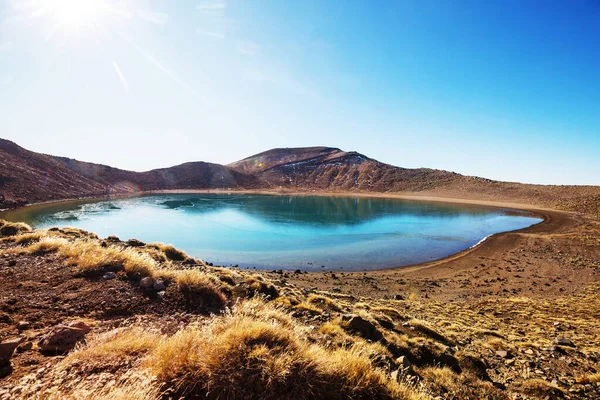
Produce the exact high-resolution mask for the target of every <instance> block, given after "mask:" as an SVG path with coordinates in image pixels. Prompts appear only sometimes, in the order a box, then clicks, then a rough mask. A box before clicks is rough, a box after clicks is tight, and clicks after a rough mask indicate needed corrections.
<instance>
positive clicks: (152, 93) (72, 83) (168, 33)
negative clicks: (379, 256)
mask: <svg viewBox="0 0 600 400" xmlns="http://www.w3.org/2000/svg"><path fill="white" fill-rule="evenodd" d="M0 121H1V122H0V137H2V138H6V139H9V140H13V141H15V142H16V143H17V144H19V145H21V146H23V147H25V148H27V149H29V150H33V151H37V152H43V153H47V154H53V155H61V156H67V157H71V158H77V159H79V160H83V161H90V162H97V163H102V164H107V165H111V166H114V167H119V168H124V169H130V170H135V171H144V170H149V169H153V168H161V167H168V166H172V165H176V164H181V163H183V162H187V161H208V162H216V163H222V164H227V163H230V162H233V161H236V160H238V159H242V158H245V157H247V156H250V155H252V154H255V153H258V152H261V151H264V150H267V149H270V148H274V147H297V146H319V145H324V146H332V147H338V148H341V149H343V150H347V151H350V150H354V151H358V152H360V153H363V154H365V155H367V156H369V157H372V158H375V159H377V160H379V161H382V162H385V163H389V164H393V165H397V166H401V167H406V168H418V167H428V168H438V169H444V170H450V171H455V172H459V173H462V174H466V175H476V176H483V177H486V178H490V179H498V180H506V181H518V182H526V183H543V184H594V185H600V1H599V0H564V1H552V0H544V1H534V0H525V1H521V0H519V1H517V0H503V1H493V0H489V1H479V0H473V1H468V0H456V1H446V0H439V1H435V0H428V1H409V0H395V1H375V0H364V1H358V0H345V1H339V0H318V1H312V0H301V1H300V0H298V1H295V0H290V1H283V0H273V1H258V0H257V1H253V0H197V1H184V0H181V1H179V0H178V1H171V0H164V1H158V0H157V1H150V0H122V1H114V0H12V1H11V0H0Z"/></svg>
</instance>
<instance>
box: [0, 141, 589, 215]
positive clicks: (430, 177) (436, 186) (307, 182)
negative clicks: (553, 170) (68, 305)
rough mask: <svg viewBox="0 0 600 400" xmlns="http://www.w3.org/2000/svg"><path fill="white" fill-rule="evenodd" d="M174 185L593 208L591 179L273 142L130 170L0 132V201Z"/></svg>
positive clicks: (16, 203)
mask: <svg viewBox="0 0 600 400" xmlns="http://www.w3.org/2000/svg"><path fill="white" fill-rule="evenodd" d="M177 189H265V190H277V191H279V190H283V191H314V190H320V191H332V192H336V191H337V192H375V193H390V192H391V193H413V194H414V193H418V194H419V195H423V196H437V197H452V198H463V199H477V200H491V201H511V202H519V203H525V204H535V205H538V206H540V205H543V206H548V207H554V208H561V209H566V210H574V211H581V212H585V213H588V214H589V213H591V214H600V187H598V186H552V185H529V184H521V183H513V182H500V181H493V180H489V179H485V178H479V177H473V176H465V175H461V174H457V173H454V172H448V171H442V170H436V169H429V168H415V169H409V168H401V167H396V166H393V165H389V164H384V163H381V162H379V161H377V160H374V159H372V158H369V157H367V156H365V155H362V154H360V153H357V152H354V151H349V152H347V151H343V150H340V149H338V148H335V147H300V148H279V149H272V150H268V151H265V152H262V153H258V154H255V155H253V156H251V157H248V158H245V159H243V160H240V161H237V162H234V163H231V164H229V165H220V164H212V163H206V162H200V161H199V162H189V163H185V164H181V165H177V166H174V167H169V168H161V169H154V170H151V171H146V172H133V171H126V170H122V169H118V168H113V167H110V166H106V165H100V164H94V163H88V162H83V161H78V160H74V159H70V158H65V157H57V156H51V155H46V154H39V153H35V152H32V151H29V150H26V149H24V148H22V147H20V146H18V145H17V144H15V143H13V142H11V141H8V140H4V139H0V208H8V207H15V206H19V205H23V204H27V203H35V202H42V201H48V200H59V199H69V198H80V197H97V196H103V195H107V194H116V193H124V194H125V193H137V192H140V191H150V190H177Z"/></svg>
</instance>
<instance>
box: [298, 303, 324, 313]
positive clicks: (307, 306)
mask: <svg viewBox="0 0 600 400" xmlns="http://www.w3.org/2000/svg"><path fill="white" fill-rule="evenodd" d="M294 309H296V310H299V311H306V312H308V313H309V314H313V315H320V314H323V310H321V309H320V308H318V307H315V306H314V305H313V304H311V303H307V302H302V303H298V304H296V305H295V306H294Z"/></svg>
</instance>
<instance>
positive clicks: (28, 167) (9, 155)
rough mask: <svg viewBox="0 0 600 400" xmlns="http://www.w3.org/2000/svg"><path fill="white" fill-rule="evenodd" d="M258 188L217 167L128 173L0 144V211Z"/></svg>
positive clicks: (206, 165)
mask: <svg viewBox="0 0 600 400" xmlns="http://www.w3.org/2000/svg"><path fill="white" fill-rule="evenodd" d="M259 187H264V184H263V183H262V182H261V181H260V180H259V179H258V178H257V177H255V176H251V175H247V174H244V173H240V172H237V171H235V170H232V169H231V168H228V167H226V166H223V165H219V164H211V163H205V162H190V163H185V164H181V165H177V166H174V167H170V168H163V169H155V170H152V171H147V172H133V171H125V170H121V169H118V168H112V167H109V166H106V165H100V164H93V163H87V162H82V161H78V160H74V159H69V158H65V157H56V156H50V155H45V154H39V153H35V152H33V151H29V150H26V149H24V148H22V147H20V146H18V145H16V144H15V143H13V142H11V141H8V140H4V139H0V208H8V207H14V206H19V205H23V204H27V203H35V202H42V201H49V200H59V199H67V198H79V197H93V196H103V195H107V194H114V193H135V192H137V191H146V190H163V189H212V188H234V189H235V188H259Z"/></svg>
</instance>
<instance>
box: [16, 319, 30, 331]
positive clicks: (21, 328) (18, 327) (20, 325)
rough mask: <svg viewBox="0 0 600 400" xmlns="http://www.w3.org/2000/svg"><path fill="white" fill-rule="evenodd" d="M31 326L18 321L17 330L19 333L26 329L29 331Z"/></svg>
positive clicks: (26, 322)
mask: <svg viewBox="0 0 600 400" xmlns="http://www.w3.org/2000/svg"><path fill="white" fill-rule="evenodd" d="M30 326H31V324H30V323H29V322H28V321H19V322H18V323H17V329H18V330H20V331H24V330H26V329H29V327H30Z"/></svg>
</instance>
